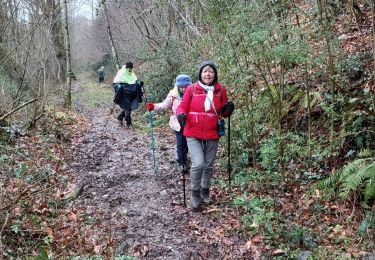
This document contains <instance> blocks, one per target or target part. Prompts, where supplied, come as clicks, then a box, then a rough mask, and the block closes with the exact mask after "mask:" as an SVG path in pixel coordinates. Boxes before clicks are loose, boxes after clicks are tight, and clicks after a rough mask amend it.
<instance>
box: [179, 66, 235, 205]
mask: <svg viewBox="0 0 375 260" xmlns="http://www.w3.org/2000/svg"><path fill="white" fill-rule="evenodd" d="M198 78H199V80H198V82H196V83H194V84H193V85H191V86H189V87H188V88H187V89H186V92H185V94H184V97H183V99H182V101H181V103H180V106H179V107H178V108H177V113H176V114H177V118H178V121H179V122H180V124H181V127H183V128H184V136H186V139H187V144H188V147H189V153H190V158H191V161H192V165H191V168H190V179H191V205H192V208H193V210H194V211H197V210H199V209H200V205H201V202H203V203H206V204H208V203H209V202H210V196H209V193H210V190H209V189H210V184H211V178H212V171H213V164H214V160H215V158H216V152H217V148H218V144H219V137H220V136H219V133H218V122H219V121H220V120H221V119H222V117H228V116H230V114H231V113H232V112H233V110H234V105H233V103H232V102H230V101H228V97H227V90H226V88H225V87H224V86H222V85H221V84H220V83H219V82H218V75H217V69H216V66H215V64H214V63H213V62H211V61H206V62H204V63H203V64H202V65H201V66H200V68H199V74H198Z"/></svg>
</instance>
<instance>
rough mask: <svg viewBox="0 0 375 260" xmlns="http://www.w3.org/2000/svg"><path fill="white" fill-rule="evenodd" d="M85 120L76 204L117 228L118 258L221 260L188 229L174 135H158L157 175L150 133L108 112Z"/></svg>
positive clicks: (88, 115) (90, 113)
mask: <svg viewBox="0 0 375 260" xmlns="http://www.w3.org/2000/svg"><path fill="white" fill-rule="evenodd" d="M84 115H85V117H86V118H87V119H88V120H89V121H90V122H91V127H90V129H89V131H88V132H87V133H86V134H85V135H84V136H83V137H82V140H81V145H80V146H79V148H78V150H77V151H76V154H75V156H74V157H75V162H74V165H75V170H76V172H77V176H76V182H77V184H79V185H82V187H83V188H82V193H81V194H80V196H79V199H78V201H77V202H76V205H77V206H78V207H84V208H86V209H87V211H88V212H87V213H88V214H93V215H95V214H96V213H97V212H104V214H101V215H100V214H99V215H98V216H96V218H99V219H101V221H102V223H101V224H102V225H104V226H106V225H111V230H112V234H111V235H112V238H113V240H114V241H115V242H114V254H115V255H132V256H137V257H139V258H144V259H207V258H212V259H215V258H217V257H218V251H217V246H215V245H214V244H212V245H207V244H202V243H200V242H199V241H197V240H196V239H195V238H194V236H193V235H192V234H191V230H190V229H189V228H188V227H187V226H188V225H187V223H188V222H189V220H190V219H191V218H194V213H191V212H190V208H189V206H187V208H186V207H184V204H183V192H182V187H183V186H182V177H181V175H180V174H178V172H177V169H176V163H175V155H174V154H175V148H174V142H175V140H174V136H173V134H172V132H171V131H167V132H166V129H167V128H165V129H162V131H160V129H159V130H155V146H156V159H157V176H154V174H153V170H152V153H151V145H150V136H149V135H148V134H147V133H142V132H141V131H140V130H139V129H128V128H127V127H126V126H122V125H120V124H119V123H118V122H117V120H116V119H115V118H114V116H113V115H111V116H110V117H108V109H106V110H105V109H103V108H96V109H91V110H87V111H85V112H84ZM145 123H147V122H145ZM188 178H189V177H188V175H187V176H186V179H187V180H186V197H187V198H188V197H189V180H188ZM187 205H189V201H187Z"/></svg>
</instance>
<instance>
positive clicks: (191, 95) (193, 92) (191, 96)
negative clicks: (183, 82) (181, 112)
mask: <svg viewBox="0 0 375 260" xmlns="http://www.w3.org/2000/svg"><path fill="white" fill-rule="evenodd" d="M195 88H196V87H195V83H194V84H193V91H191V92H190V101H191V99H192V98H193V95H194V94H195Z"/></svg>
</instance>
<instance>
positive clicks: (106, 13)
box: [102, 1, 120, 69]
mask: <svg viewBox="0 0 375 260" xmlns="http://www.w3.org/2000/svg"><path fill="white" fill-rule="evenodd" d="M102 4H103V8H104V16H105V20H106V22H107V29H108V37H109V42H110V43H111V50H112V57H113V60H114V61H115V64H116V68H117V69H120V63H119V60H118V53H117V50H116V46H115V42H114V40H113V36H112V31H111V25H110V23H109V18H108V11H107V6H106V4H105V2H104V1H103V3H102Z"/></svg>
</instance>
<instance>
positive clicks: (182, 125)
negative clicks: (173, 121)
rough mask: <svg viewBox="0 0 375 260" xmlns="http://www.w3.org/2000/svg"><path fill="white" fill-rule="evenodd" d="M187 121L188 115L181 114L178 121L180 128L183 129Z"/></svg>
mask: <svg viewBox="0 0 375 260" xmlns="http://www.w3.org/2000/svg"><path fill="white" fill-rule="evenodd" d="M185 119H186V115H185V114H184V113H181V114H178V115H177V120H178V122H179V123H180V126H181V127H182V128H183V127H185Z"/></svg>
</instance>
